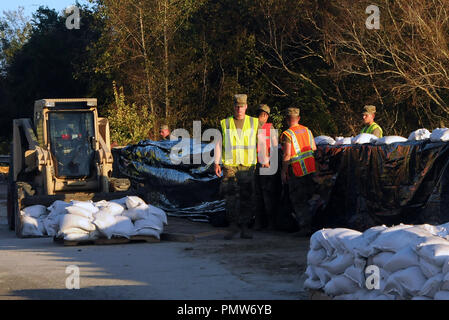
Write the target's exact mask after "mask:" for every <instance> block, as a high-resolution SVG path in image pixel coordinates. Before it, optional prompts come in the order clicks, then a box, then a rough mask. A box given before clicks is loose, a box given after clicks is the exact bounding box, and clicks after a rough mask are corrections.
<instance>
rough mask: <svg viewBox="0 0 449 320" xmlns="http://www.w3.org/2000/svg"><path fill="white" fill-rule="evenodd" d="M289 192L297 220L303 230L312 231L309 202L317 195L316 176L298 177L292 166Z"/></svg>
mask: <svg viewBox="0 0 449 320" xmlns="http://www.w3.org/2000/svg"><path fill="white" fill-rule="evenodd" d="M288 176H289V178H288V182H287V183H288V190H289V195H290V201H291V203H292V206H293V209H294V210H295V216H296V220H297V221H298V225H299V227H300V228H301V229H310V227H311V223H312V212H311V206H310V204H309V200H311V198H312V197H313V195H314V193H315V188H314V186H315V182H314V181H313V176H314V174H313V173H312V174H308V175H306V176H303V177H296V176H295V175H294V174H293V170H292V168H291V166H290V167H289V168H288Z"/></svg>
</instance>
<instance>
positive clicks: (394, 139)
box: [376, 136, 407, 145]
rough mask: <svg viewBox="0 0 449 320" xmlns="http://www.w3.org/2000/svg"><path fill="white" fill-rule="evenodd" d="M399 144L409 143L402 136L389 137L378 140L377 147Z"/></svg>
mask: <svg viewBox="0 0 449 320" xmlns="http://www.w3.org/2000/svg"><path fill="white" fill-rule="evenodd" d="M398 142H407V139H406V138H404V137H400V136H387V137H383V138H380V139H377V141H376V145H384V144H393V143H398Z"/></svg>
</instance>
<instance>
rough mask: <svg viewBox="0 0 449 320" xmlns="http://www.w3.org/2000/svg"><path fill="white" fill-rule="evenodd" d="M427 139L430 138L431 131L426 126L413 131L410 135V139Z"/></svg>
mask: <svg viewBox="0 0 449 320" xmlns="http://www.w3.org/2000/svg"><path fill="white" fill-rule="evenodd" d="M427 139H430V131H429V130H427V129H424V128H423V129H418V130H416V131H413V132H412V133H411V134H410V136H409V137H408V140H409V141H422V140H427Z"/></svg>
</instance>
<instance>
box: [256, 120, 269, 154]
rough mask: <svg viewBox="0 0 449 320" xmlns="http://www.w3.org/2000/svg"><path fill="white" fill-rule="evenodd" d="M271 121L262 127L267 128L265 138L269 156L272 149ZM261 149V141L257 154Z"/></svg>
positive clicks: (262, 128)
mask: <svg viewBox="0 0 449 320" xmlns="http://www.w3.org/2000/svg"><path fill="white" fill-rule="evenodd" d="M271 126H272V124H271V123H265V124H264V125H263V126H262V127H261V128H260V129H261V130H265V132H264V140H265V147H266V148H267V150H268V156H270V149H271ZM259 151H260V143H258V144H257V154H259Z"/></svg>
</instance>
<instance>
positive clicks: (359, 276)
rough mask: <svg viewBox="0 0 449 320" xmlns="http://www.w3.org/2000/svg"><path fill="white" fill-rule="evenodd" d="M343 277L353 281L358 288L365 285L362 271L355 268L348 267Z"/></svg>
mask: <svg viewBox="0 0 449 320" xmlns="http://www.w3.org/2000/svg"><path fill="white" fill-rule="evenodd" d="M343 275H344V276H346V277H347V278H349V279H351V280H352V281H354V282H355V283H356V284H357V285H358V286H359V287H360V288H363V287H364V285H365V273H364V269H361V268H358V267H356V266H349V267H348V268H347V269H346V270H345V272H344V274H343Z"/></svg>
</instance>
